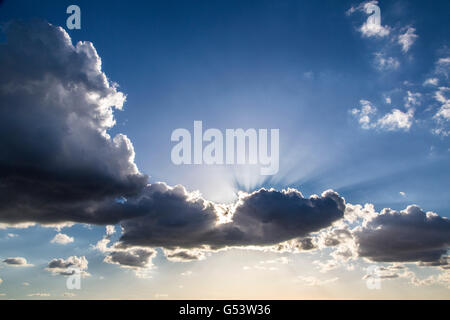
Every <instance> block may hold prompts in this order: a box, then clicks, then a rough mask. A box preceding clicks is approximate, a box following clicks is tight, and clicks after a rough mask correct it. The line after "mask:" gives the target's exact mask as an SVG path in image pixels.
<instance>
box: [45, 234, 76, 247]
mask: <svg viewBox="0 0 450 320" xmlns="http://www.w3.org/2000/svg"><path fill="white" fill-rule="evenodd" d="M73 241H74V238H73V237H69V236H68V235H67V234H64V233H58V234H57V235H55V237H54V238H53V239H52V240H51V241H50V242H51V243H57V244H68V243H71V242H73Z"/></svg>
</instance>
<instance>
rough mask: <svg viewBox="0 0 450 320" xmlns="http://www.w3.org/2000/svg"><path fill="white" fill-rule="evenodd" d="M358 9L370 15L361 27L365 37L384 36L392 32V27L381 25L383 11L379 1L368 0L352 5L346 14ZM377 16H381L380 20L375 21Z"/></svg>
mask: <svg viewBox="0 0 450 320" xmlns="http://www.w3.org/2000/svg"><path fill="white" fill-rule="evenodd" d="M357 11H361V12H364V13H366V14H367V15H368V18H367V19H366V21H365V22H364V23H363V25H362V26H361V27H360V28H359V31H360V32H361V34H362V35H363V37H378V38H383V37H386V36H388V35H389V34H390V32H391V28H390V27H389V26H383V25H381V11H380V9H379V7H378V1H376V0H372V1H366V2H363V3H361V4H359V5H358V6H352V7H350V9H348V10H347V12H346V14H347V15H348V16H349V15H352V14H353V13H355V12H357ZM377 16H379V17H380V21H375V20H376V17H377Z"/></svg>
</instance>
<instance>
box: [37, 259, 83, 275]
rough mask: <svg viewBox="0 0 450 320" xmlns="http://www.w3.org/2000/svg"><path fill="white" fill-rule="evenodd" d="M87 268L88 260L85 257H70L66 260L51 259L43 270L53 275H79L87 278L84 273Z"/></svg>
mask: <svg viewBox="0 0 450 320" xmlns="http://www.w3.org/2000/svg"><path fill="white" fill-rule="evenodd" d="M87 268H88V260H87V259H86V257H84V256H83V257H77V256H71V257H69V258H67V259H61V258H58V259H53V260H51V261H50V262H49V263H48V265H47V267H46V268H45V270H47V271H49V272H51V273H52V274H53V275H62V276H70V275H73V274H80V275H82V276H89V273H88V272H86V270H87Z"/></svg>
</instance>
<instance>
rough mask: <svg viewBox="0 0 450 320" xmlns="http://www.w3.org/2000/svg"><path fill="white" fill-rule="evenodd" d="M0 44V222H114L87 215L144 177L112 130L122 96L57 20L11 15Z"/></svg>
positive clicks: (86, 46)
mask: <svg viewBox="0 0 450 320" xmlns="http://www.w3.org/2000/svg"><path fill="white" fill-rule="evenodd" d="M4 31H5V34H6V38H7V41H6V43H4V44H2V45H1V46H0V61H1V63H0V134H1V135H2V136H4V137H9V138H8V139H2V140H1V141H0V148H1V149H2V153H1V155H0V179H1V181H2V183H1V185H0V221H1V222H4V223H20V222H31V221H34V222H40V223H58V222H64V221H73V222H88V223H91V222H92V223H102V222H103V221H102V220H111V221H113V222H117V218H115V217H110V216H107V217H103V218H102V217H98V216H96V217H92V216H91V215H90V214H89V208H90V206H92V205H95V203H96V202H97V201H99V200H104V199H114V197H119V196H131V195H134V194H136V193H138V192H139V191H140V190H141V188H142V187H143V186H145V184H146V183H147V177H146V176H144V175H142V174H141V173H140V172H139V171H138V169H137V167H136V165H135V163H134V150H133V145H132V144H131V142H130V140H129V139H128V138H127V137H126V136H125V135H122V134H118V135H116V136H115V137H111V136H110V135H109V134H108V130H109V129H110V128H112V127H113V126H114V124H115V120H114V116H113V111H114V110H115V109H119V110H120V109H121V108H122V106H123V103H124V102H125V95H124V94H123V93H121V92H120V91H118V88H117V85H115V84H113V83H111V82H110V81H109V80H108V78H107V77H106V75H105V74H104V73H103V72H102V71H101V59H100V57H99V56H98V54H97V51H96V50H95V48H94V46H93V44H92V43H90V42H78V43H77V44H76V45H75V46H74V45H72V42H71V39H70V37H69V35H68V34H67V33H66V32H65V31H64V29H62V28H60V27H55V26H53V25H50V24H48V23H45V22H42V21H33V22H32V23H31V22H30V23H22V22H11V23H8V24H7V25H6V27H5V28H4Z"/></svg>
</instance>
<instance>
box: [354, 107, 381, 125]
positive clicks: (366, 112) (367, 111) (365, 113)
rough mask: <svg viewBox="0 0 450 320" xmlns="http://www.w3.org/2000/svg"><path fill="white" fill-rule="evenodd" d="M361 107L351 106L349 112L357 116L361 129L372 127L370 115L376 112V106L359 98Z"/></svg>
mask: <svg viewBox="0 0 450 320" xmlns="http://www.w3.org/2000/svg"><path fill="white" fill-rule="evenodd" d="M360 104H361V108H360V109H358V108H353V109H352V110H351V114H352V115H353V116H355V117H357V118H358V122H359V124H360V125H361V128H363V129H370V128H373V127H374V124H373V122H372V118H371V117H372V116H373V115H374V114H376V113H377V108H376V107H374V106H373V104H372V103H371V102H370V101H368V100H360Z"/></svg>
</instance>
